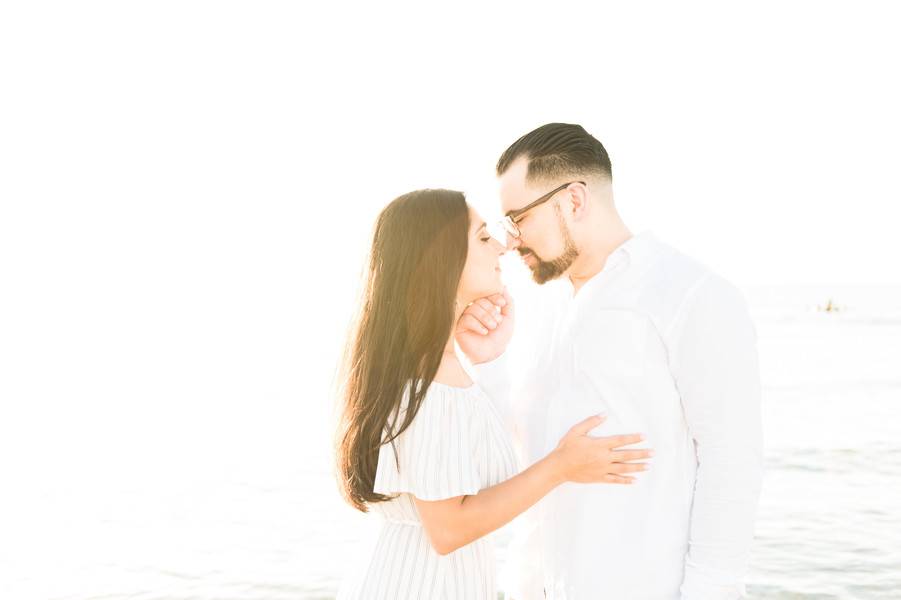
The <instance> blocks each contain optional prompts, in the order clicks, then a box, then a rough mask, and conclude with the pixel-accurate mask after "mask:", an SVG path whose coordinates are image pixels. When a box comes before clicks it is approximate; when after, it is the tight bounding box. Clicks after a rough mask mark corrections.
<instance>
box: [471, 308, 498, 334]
mask: <svg viewBox="0 0 901 600" xmlns="http://www.w3.org/2000/svg"><path fill="white" fill-rule="evenodd" d="M463 314H464V315H469V316H471V317H474V318H475V319H476V320H477V321H478V322H479V323H480V324H481V325H482V326H483V327H487V328H489V329H494V328H495V327H497V319H495V318H494V316H493V315H492V314H490V313H489V312H488V311H487V310H485V309H484V308H482V306H481V305H480V304H478V303H477V302H473V303H472V304H470V305H469V306H468V307H467V308H466V310H465V311H463Z"/></svg>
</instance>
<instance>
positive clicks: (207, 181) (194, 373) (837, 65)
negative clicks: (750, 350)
mask: <svg viewBox="0 0 901 600" xmlns="http://www.w3.org/2000/svg"><path fill="white" fill-rule="evenodd" d="M313 5H314V4H313V3H306V2H265V3H263V2H244V3H238V2H183V1H179V2H162V1H160V2H150V3H122V2H103V3H101V2H79V3H63V2H60V3H57V4H56V5H49V4H45V3H38V2H19V3H4V4H3V6H2V8H0V82H2V86H3V92H2V94H0V103H2V104H3V108H2V110H0V165H2V167H0V168H2V173H0V201H2V204H0V211H2V212H0V277H2V279H0V280H2V281H3V285H4V288H5V290H4V292H3V294H2V297H0V308H2V316H0V320H2V321H0V324H2V326H3V331H2V332H0V336H2V337H3V340H2V341H3V342H4V343H5V344H6V346H5V348H4V349H3V354H2V357H0V358H2V360H3V364H4V365H5V367H6V368H7V369H9V371H8V372H9V373H15V380H14V382H13V387H14V388H15V390H16V391H17V395H16V396H15V397H17V398H19V399H20V400H21V402H20V403H19V404H17V406H19V407H20V410H26V408H24V407H28V406H30V408H29V409H28V410H30V411H32V413H33V414H34V415H37V416H36V417H35V418H39V419H40V421H39V422H40V425H39V426H40V428H41V430H42V431H43V432H44V433H45V434H46V435H50V436H53V435H59V436H63V437H60V438H57V439H60V440H65V439H70V440H74V439H75V438H74V437H73V436H76V435H77V433H72V431H71V428H70V424H71V423H72V419H79V420H80V421H81V422H88V421H91V420H92V419H94V415H96V414H101V415H103V416H102V418H103V420H104V421H103V422H112V421H115V422H116V423H117V426H116V428H109V430H108V431H107V430H105V431H104V434H103V436H101V437H96V438H91V437H89V438H85V439H82V438H78V444H79V445H78V447H79V448H81V452H86V451H88V450H84V449H85V448H88V449H89V450H90V448H94V449H95V450H96V457H103V460H114V459H115V457H110V453H109V448H111V447H118V446H117V445H116V444H119V443H125V442H128V443H136V442H135V440H136V439H138V440H141V439H145V438H146V441H147V442H148V445H147V446H146V448H148V450H147V452H148V454H147V455H146V456H145V457H144V458H145V459H146V460H147V461H148V462H147V464H150V465H152V464H156V463H155V462H154V461H158V460H160V454H159V453H160V452H165V450H160V449H159V448H158V447H157V446H154V445H153V443H152V442H153V440H155V439H156V437H154V436H157V435H158V430H157V429H154V427H156V426H158V427H159V428H162V429H160V431H164V432H166V434H167V435H169V436H173V435H175V436H178V435H182V436H184V437H185V439H189V438H190V436H191V435H194V432H195V431H196V426H197V423H208V424H209V425H210V427H209V430H208V431H205V435H207V436H216V435H220V436H222V441H223V444H228V443H230V440H231V439H232V437H231V436H232V434H233V432H231V431H229V430H227V428H217V427H216V423H217V422H216V421H215V419H223V422H226V421H227V420H228V418H229V416H230V418H231V419H232V421H233V422H236V423H241V424H242V425H243V426H245V427H250V426H253V424H257V425H258V426H259V432H264V433H265V434H266V435H264V434H261V435H260V443H262V444H265V443H268V440H269V439H276V436H273V435H268V434H269V433H271V428H272V427H273V422H276V423H284V427H285V430H286V431H288V430H289V429H290V427H291V426H292V425H291V422H290V420H286V419H282V418H281V417H282V416H283V413H280V412H278V411H279V410H281V409H280V408H279V406H280V407H281V408H284V407H285V406H290V407H292V410H293V407H294V404H293V403H294V402H295V399H296V397H297V393H298V390H299V389H303V387H304V386H305V385H307V384H308V381H309V379H307V378H306V377H307V375H308V374H310V373H313V372H315V373H316V377H320V375H321V374H328V373H330V372H331V369H332V368H333V365H334V355H333V353H332V350H334V349H335V348H337V347H339V346H340V342H341V341H342V339H343V338H342V337H341V335H339V333H337V329H338V327H339V326H343V325H344V324H345V323H346V317H347V316H348V315H349V313H350V306H351V305H352V300H351V298H350V297H349V296H348V294H347V291H348V290H350V289H354V286H355V284H356V275H357V274H358V273H359V268H360V264H361V258H362V254H363V252H364V251H365V247H366V244H367V243H368V236H369V231H370V227H371V224H372V221H373V219H374V217H375V215H376V213H377V212H378V211H379V210H380V209H381V208H382V207H383V206H384V205H385V204H386V203H387V202H388V201H390V200H391V199H392V198H394V197H395V196H397V195H399V194H401V193H404V192H407V191H410V190H412V189H416V188H420V187H450V188H456V189H462V190H464V191H466V192H467V193H468V194H469V197H470V198H471V199H472V201H473V202H474V203H475V204H476V206H477V207H478V208H479V209H480V210H481V211H482V213H483V215H484V216H486V217H490V216H492V211H494V210H496V203H495V201H496V197H495V189H494V176H493V167H494V164H495V161H496V159H497V157H498V155H499V154H500V153H501V152H502V151H503V150H504V149H505V148H506V147H507V145H509V144H510V143H511V142H513V141H514V140H515V139H516V138H517V137H519V136H520V135H522V134H523V133H526V132H527V131H529V130H531V129H533V128H534V127H536V126H538V125H541V124H543V123H546V122H549V121H566V122H577V123H580V124H582V125H584V126H585V127H586V128H587V129H588V130H589V131H591V132H592V133H593V134H595V135H596V136H597V137H598V138H599V139H600V140H601V141H602V142H603V143H604V144H605V146H606V147H607V149H608V151H609V153H610V155H611V157H612V160H613V168H614V185H615V188H614V189H615V194H616V197H617V199H618V204H619V206H620V209H621V211H622V212H623V214H624V216H625V217H626V219H627V222H628V223H629V224H630V225H631V227H632V229H633V230H635V231H640V230H644V229H651V230H653V231H655V232H656V233H657V235H658V236H659V237H661V238H663V239H664V240H666V241H669V242H670V243H672V244H673V245H675V246H677V247H679V248H680V249H682V250H683V251H685V252H687V253H689V254H691V255H693V256H695V257H696V258H698V259H700V260H701V261H702V262H705V263H707V264H708V265H710V266H711V267H712V268H714V270H716V271H718V272H720V273H721V274H723V275H724V276H726V277H728V278H730V279H732V280H733V281H735V282H736V283H738V284H749V283H793V284H794V283H807V282H824V283H891V282H895V283H897V282H901V269H899V267H898V258H899V257H901V236H898V235H897V230H898V227H899V220H898V215H899V211H898V210H897V205H898V202H899V200H901V178H899V177H898V165H899V163H901V144H899V140H901V116H899V115H901V111H899V110H898V107H899V106H901V92H899V84H898V82H899V78H898V74H897V69H898V57H899V56H901V36H899V35H898V20H897V19H896V18H894V13H893V12H892V10H893V8H892V7H893V3H888V2H886V3H876V2H867V1H863V2H854V3H850V2H842V3H836V2H784V1H781V2H754V3H742V4H737V3H728V2H710V3H703V4H700V3H681V2H679V3H676V2H670V3H660V4H649V3H645V2H618V3H615V4H614V3H602V2H586V3H568V2H554V3H549V2H545V3H540V4H530V3H525V2H506V3H494V2H480V3H473V4H466V3H458V2H455V3H451V4H445V5H443V6H442V7H440V8H439V7H434V6H429V5H427V3H424V2H417V3H410V4H409V5H406V6H401V5H397V4H392V3H386V2H368V3H359V4H357V5H348V4H344V3H337V2H328V3H326V2H320V3H315V7H314V8H311V6H313ZM11 292H12V293H11ZM320 346H321V347H322V348H326V349H327V350H328V351H322V350H321V349H320ZM298 365H301V366H302V368H304V369H308V370H306V371H303V373H306V374H307V375H300V376H298V375H297V368H298ZM321 379H322V380H323V381H324V380H325V379H326V376H325V375H321ZM7 381H10V380H7ZM316 382H319V379H316ZM317 385H318V383H317ZM11 397H12V396H11ZM248 398H253V399H254V402H256V404H255V405H253V406H252V407H248V406H247V399H248ZM266 398H269V400H266ZM273 398H275V400H272V399H273ZM123 399H126V400H123ZM47 401H49V402H50V403H51V406H52V409H53V411H52V413H47V414H53V415H54V419H53V421H52V422H51V423H46V422H44V420H43V416H44V415H42V414H40V410H42V408H41V407H43V406H46V402H47ZM30 402H37V404H29V403H30ZM267 402H268V403H267ZM42 403H43V404H42ZM279 403H281V404H279ZM86 407H87V408H86ZM213 407H215V410H213ZM267 410H269V411H270V412H268V413H267V412H266V411H267ZM92 411H93V412H92ZM98 411H99V412H98ZM174 415H178V417H177V418H175V417H174ZM251 416H252V418H253V419H256V420H254V421H249V420H248V419H249V418H251ZM210 419H214V420H213V421H212V422H210ZM7 422H9V423H16V424H15V425H14V426H13V427H14V429H17V430H18V432H19V434H18V435H19V438H18V439H20V441H21V440H22V439H26V438H27V439H31V438H30V434H25V433H22V432H27V431H28V428H27V427H25V426H23V425H22V422H21V421H13V420H7ZM129 424H130V425H129ZM26 425H27V423H26ZM12 433H16V432H15V431H14V432H12ZM22 436H25V438H23V437H22ZM135 436H138V438H136V437H135ZM142 436H143V437H142ZM9 439H14V438H9ZM207 441H209V439H208V438H207ZM92 444H94V446H92ZM206 447H208V446H204V448H206ZM209 447H210V448H213V447H215V445H213V446H209ZM203 451H204V450H202V449H201V450H199V452H203ZM35 452H38V453H40V452H43V453H45V454H46V456H47V460H48V461H57V460H60V458H59V457H58V454H59V453H58V452H57V451H56V450H54V449H53V448H52V447H45V446H41V447H36V449H35ZM172 452H173V460H182V459H181V458H180V457H181V456H182V455H180V454H177V453H175V451H174V450H173V451H172ZM209 452H210V453H213V450H209ZM35 456H37V455H35ZM73 456H74V455H73ZM62 458H63V459H66V457H65V456H64V457H62ZM130 458H134V456H131V457H130ZM83 459H84V456H80V457H78V460H79V461H81V462H79V464H82V462H83ZM71 460H73V461H75V460H76V459H75V458H74V457H73V458H71ZM123 460H124V459H123ZM59 464H62V463H59ZM73 464H74V463H73Z"/></svg>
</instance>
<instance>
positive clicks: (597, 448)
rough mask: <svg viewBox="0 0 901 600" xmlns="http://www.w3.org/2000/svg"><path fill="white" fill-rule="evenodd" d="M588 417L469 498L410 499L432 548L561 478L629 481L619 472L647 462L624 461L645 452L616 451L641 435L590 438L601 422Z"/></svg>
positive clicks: (503, 517) (485, 525)
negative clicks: (517, 468)
mask: <svg viewBox="0 0 901 600" xmlns="http://www.w3.org/2000/svg"><path fill="white" fill-rule="evenodd" d="M603 420H604V419H603V417H600V416H594V417H589V418H588V419H585V420H584V421H582V422H581V423H578V424H577V425H575V426H574V427H573V428H572V429H570V430H569V432H568V433H567V434H566V435H565V436H564V437H563V439H562V440H560V444H558V446H557V448H556V449H555V450H554V451H553V452H551V453H550V454H548V455H547V456H546V457H544V458H543V459H541V460H539V461H538V462H536V463H535V464H533V465H532V466H531V467H529V468H528V469H526V470H524V471H523V472H522V473H520V474H518V475H516V476H514V477H511V478H510V479H508V480H506V481H503V482H501V483H499V484H497V485H494V486H491V487H489V488H485V489H483V490H481V491H480V492H479V493H478V494H476V495H474V496H456V497H454V498H448V499H445V500H437V501H426V500H420V499H419V498H416V497H414V502H415V504H416V509H417V510H418V511H419V516H420V518H421V519H422V524H423V527H424V528H425V531H426V534H427V535H428V537H429V541H430V543H431V544H432V547H433V548H434V549H435V551H436V552H438V553H439V554H442V555H443V554H448V553H450V552H453V551H454V550H456V549H458V548H461V547H463V546H465V545H466V544H469V543H471V542H473V541H475V540H477V539H479V538H480V537H483V536H484V535H487V534H488V533H491V532H492V531H494V530H496V529H499V528H500V527H503V526H504V525H506V524H507V523H509V522H510V521H511V520H513V518H514V517H516V516H517V515H519V514H520V513H522V512H524V511H525V510H526V509H528V508H529V507H531V506H532V505H533V504H535V503H536V502H538V500H540V499H541V498H543V497H544V496H545V495H546V494H547V493H548V492H550V491H551V490H552V489H554V488H555V487H557V486H558V485H560V484H561V483H564V482H566V481H574V482H580V483H619V484H629V483H632V481H633V478H632V477H629V476H628V475H625V474H626V473H634V472H637V471H644V470H646V469H647V465H646V464H644V463H634V462H629V461H635V460H640V459H644V458H649V457H650V456H652V455H653V452H652V451H650V450H646V449H642V450H617V449H616V448H619V447H620V446H627V445H629V444H635V443H638V442H640V441H641V440H642V439H644V437H643V436H641V435H638V434H632V435H618V436H613V437H604V438H592V437H589V436H588V435H587V433H588V432H589V431H590V430H592V429H594V428H595V427H597V426H598V425H600V424H601V423H602V422H603Z"/></svg>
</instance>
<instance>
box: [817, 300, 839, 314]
mask: <svg viewBox="0 0 901 600" xmlns="http://www.w3.org/2000/svg"><path fill="white" fill-rule="evenodd" d="M844 309H845V307H844V306H839V305H838V304H834V303H833V302H832V298H829V301H828V302H826V306H820V305H819V304H818V305H817V311H819V312H840V311H842V310H844Z"/></svg>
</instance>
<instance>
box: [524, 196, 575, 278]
mask: <svg viewBox="0 0 901 600" xmlns="http://www.w3.org/2000/svg"><path fill="white" fill-rule="evenodd" d="M555 208H556V207H555ZM555 212H557V217H558V219H559V223H560V233H561V234H563V253H562V254H561V255H560V256H558V257H557V258H555V259H554V260H541V258H540V257H539V256H538V255H537V254H535V252H533V251H532V250H531V249H530V248H520V249H519V253H520V254H521V255H522V254H528V253H530V252H531V253H532V256H534V257H535V260H536V261H537V262H536V263H535V265H534V266H530V267H529V268H530V269H531V271H532V279H533V280H535V283H537V284H539V285H540V284H544V283H547V282H548V281H551V280H552V279H557V278H558V277H560V276H561V275H563V274H564V273H565V272H566V270H567V269H568V268H569V267H570V266H571V265H572V264H573V262H574V261H575V260H576V258H578V256H579V249H578V248H576V243H575V242H574V241H573V238H572V235H570V233H569V228H568V227H567V226H566V222H565V221H564V220H563V216H562V215H561V214H560V213H559V212H558V211H556V210H555Z"/></svg>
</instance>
